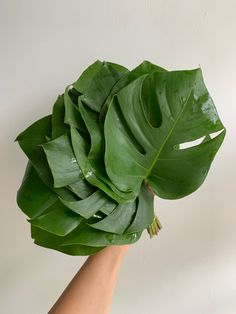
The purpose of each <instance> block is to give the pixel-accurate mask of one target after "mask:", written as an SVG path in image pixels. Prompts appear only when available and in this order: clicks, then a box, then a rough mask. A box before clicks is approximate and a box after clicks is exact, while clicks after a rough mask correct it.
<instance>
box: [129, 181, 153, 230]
mask: <svg viewBox="0 0 236 314" xmlns="http://www.w3.org/2000/svg"><path fill="white" fill-rule="evenodd" d="M153 201H154V195H153V193H152V192H150V191H148V188H147V187H146V185H145V183H142V186H141V190H140V193H139V196H138V206H137V210H136V213H135V217H134V219H133V221H132V223H131V224H130V226H129V227H128V228H127V229H126V230H125V233H134V232H140V231H142V230H144V229H146V228H148V226H149V225H150V224H151V223H152V221H153V219H154V205H153Z"/></svg>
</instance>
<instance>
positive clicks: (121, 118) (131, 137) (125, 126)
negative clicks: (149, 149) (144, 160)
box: [114, 97, 146, 155]
mask: <svg viewBox="0 0 236 314" xmlns="http://www.w3.org/2000/svg"><path fill="white" fill-rule="evenodd" d="M114 105H115V106H114V108H115V111H116V114H117V116H118V119H119V122H120V124H122V127H123V129H124V131H125V133H126V136H127V137H128V138H129V140H130V141H131V142H132V144H133V146H134V147H135V148H136V149H137V151H139V152H140V153H141V154H143V155H145V154H146V152H145V150H144V149H143V147H142V146H141V145H140V144H139V143H138V141H137V140H136V138H135V137H134V135H133V133H132V131H131V130H130V128H129V126H128V124H127V122H126V120H125V118H124V116H123V113H122V111H121V109H120V106H119V102H118V99H117V98H116V97H114Z"/></svg>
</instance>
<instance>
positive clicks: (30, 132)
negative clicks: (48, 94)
mask: <svg viewBox="0 0 236 314" xmlns="http://www.w3.org/2000/svg"><path fill="white" fill-rule="evenodd" d="M51 125H52V118H51V115H50V116H46V117H44V118H42V119H39V120H38V121H36V122H35V123H33V124H32V125H31V126H29V127H28V128H27V129H26V130H25V131H23V132H22V133H20V134H19V135H18V136H17V138H16V140H17V141H18V143H19V145H20V147H21V149H22V150H23V151H24V153H25V154H26V156H27V157H28V158H29V160H30V161H31V162H32V164H33V166H34V168H35V169H36V171H37V173H38V175H39V177H40V178H41V179H42V181H43V182H44V183H45V184H47V185H48V186H51V185H52V182H53V178H52V175H51V172H50V169H49V167H48V164H47V160H46V156H45V154H44V151H43V149H42V147H41V146H40V144H43V143H45V142H46V137H51V131H52V127H51Z"/></svg>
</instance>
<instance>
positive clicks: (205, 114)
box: [104, 69, 225, 199]
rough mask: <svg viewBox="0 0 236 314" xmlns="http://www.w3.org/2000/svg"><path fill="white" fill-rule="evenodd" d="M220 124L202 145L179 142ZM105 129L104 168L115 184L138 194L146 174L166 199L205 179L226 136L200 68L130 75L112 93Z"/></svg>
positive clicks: (202, 134)
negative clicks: (127, 81)
mask: <svg viewBox="0 0 236 314" xmlns="http://www.w3.org/2000/svg"><path fill="white" fill-rule="evenodd" d="M153 107H154V108H153ZM155 108H158V109H156V110H155ZM160 113H161V117H160ZM220 130H222V132H221V133H220V134H219V135H218V136H216V137H214V138H212V139H210V140H208V141H205V142H204V143H202V144H200V145H196V146H194V147H190V148H185V149H180V148H179V146H178V145H179V144H181V143H184V142H189V141H193V140H196V139H198V138H200V137H202V136H206V135H208V134H211V133H213V132H216V131H220ZM104 131H105V143H106V149H105V166H106V171H107V173H108V176H109V177H110V179H111V181H112V182H113V183H114V184H115V185H116V186H117V188H118V189H120V190H122V191H124V192H129V191H134V192H135V193H136V195H137V194H138V191H139V189H140V186H141V183H142V181H143V180H144V179H146V180H147V182H148V183H149V185H150V186H151V187H152V189H153V191H154V192H155V193H156V194H157V195H158V196H160V197H162V198H168V199H177V198H180V197H184V196H186V195H188V194H190V193H192V192H194V191H195V190H196V189H197V188H198V187H199V186H200V185H201V184H202V183H203V181H204V179H205V177H206V175H207V173H208V170H209V168H210V165H211V162H212V160H213V159H214V156H215V154H216V152H217V151H218V149H219V147H220V145H221V143H222V141H223V139H224V136H225V129H224V127H223V125H222V123H221V121H220V119H219V117H218V114H217V112H216V109H215V106H214V104H213V101H212V99H211V97H210V96H209V93H208V91H207V89H206V87H205V85H204V82H203V78H202V73H201V70H200V69H196V70H191V71H173V72H159V71H157V72H153V73H151V74H150V75H146V76H141V77H140V78H139V79H137V80H135V81H133V82H132V83H130V84H129V85H128V86H127V87H125V88H123V89H122V90H121V91H120V92H119V93H117V96H116V97H114V98H113V101H112V103H111V104H110V106H109V108H108V111H107V115H106V119H105V129H104ZM114 143H115V145H114ZM175 146H177V148H176V147H175ZM139 147H141V149H140V148H139ZM117 156H119V158H117Z"/></svg>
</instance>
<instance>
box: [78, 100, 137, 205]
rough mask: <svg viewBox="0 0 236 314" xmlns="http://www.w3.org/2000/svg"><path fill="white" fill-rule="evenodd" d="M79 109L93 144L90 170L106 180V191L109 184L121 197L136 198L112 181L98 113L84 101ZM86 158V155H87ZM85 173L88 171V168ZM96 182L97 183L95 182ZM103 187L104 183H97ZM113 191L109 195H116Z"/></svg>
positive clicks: (88, 164)
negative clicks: (107, 167) (87, 106)
mask: <svg viewBox="0 0 236 314" xmlns="http://www.w3.org/2000/svg"><path fill="white" fill-rule="evenodd" d="M79 110H80V113H81V115H82V118H83V120H84V122H85V124H86V127H87V129H88V131H89V135H90V140H91V145H90V149H89V152H88V154H87V155H88V156H87V167H88V169H89V171H90V172H93V173H94V175H95V177H96V178H98V179H99V183H101V182H104V183H105V184H106V186H105V189H104V191H105V192H107V186H109V188H110V189H111V190H112V191H113V192H115V193H116V195H117V196H119V197H120V198H121V199H124V201H123V202H125V200H127V199H128V200H130V199H132V198H135V196H134V194H133V193H132V191H131V192H130V193H124V192H122V191H120V190H119V189H117V187H116V186H115V185H114V184H113V183H112V182H111V181H110V178H109V177H108V175H107V173H106V169H105V165H104V141H103V135H102V131H101V129H100V127H99V123H98V114H97V113H95V112H94V111H92V110H90V109H89V108H86V107H85V106H84V105H83V104H82V103H80V104H79ZM85 158H86V157H85ZM83 169H84V173H86V168H82V170H83ZM93 182H94V181H93ZM94 184H95V183H94ZM97 186H98V187H100V188H101V189H103V186H104V185H101V184H99V185H97ZM113 192H110V193H111V194H109V195H114V193H113Z"/></svg>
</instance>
